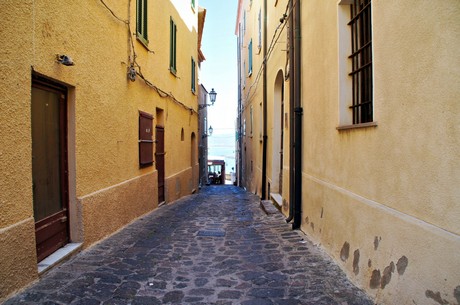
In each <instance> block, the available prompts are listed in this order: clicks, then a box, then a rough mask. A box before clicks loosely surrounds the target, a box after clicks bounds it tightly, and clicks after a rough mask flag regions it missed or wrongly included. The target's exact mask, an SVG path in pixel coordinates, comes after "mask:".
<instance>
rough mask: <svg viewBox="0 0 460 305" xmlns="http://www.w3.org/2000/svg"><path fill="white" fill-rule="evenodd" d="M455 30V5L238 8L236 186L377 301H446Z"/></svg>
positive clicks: (459, 91) (454, 167)
mask: <svg viewBox="0 0 460 305" xmlns="http://www.w3.org/2000/svg"><path fill="white" fill-rule="evenodd" d="M408 12H410V14H409V13H408ZM459 20H460V3H459V2H458V1H455V0H448V1H441V2H439V1H437V2H433V1H393V0H390V1H378V0H373V1H371V0H356V1H352V0H340V1H337V0H322V1H302V0H290V1H288V0H286V1H281V0H278V1H265V0H240V1H239V11H238V17H237V28H236V33H237V36H238V46H239V71H240V73H239V84H240V85H239V88H240V89H239V97H240V101H239V113H240V117H239V119H238V120H239V122H240V124H239V127H238V128H239V130H240V133H239V135H240V136H239V141H238V145H239V160H238V164H239V166H238V181H239V183H240V185H241V186H243V187H245V188H246V189H248V190H250V191H251V192H254V193H256V194H258V195H260V197H261V198H262V199H272V200H273V201H274V202H276V204H278V205H280V206H281V209H282V211H283V213H284V214H285V215H286V217H287V220H288V221H292V226H293V228H294V229H300V230H302V231H303V232H304V233H305V234H307V235H308V236H309V237H310V238H311V239H312V240H313V241H314V242H316V243H317V244H318V245H320V246H321V247H323V248H324V249H325V250H326V251H327V253H328V254H329V255H330V256H331V257H333V258H334V259H335V260H336V261H337V263H338V264H339V265H340V266H341V267H342V268H343V270H344V271H345V272H346V273H347V275H348V276H349V277H350V278H351V279H352V280H353V281H354V283H356V285H358V286H359V287H362V288H363V289H365V290H366V291H367V293H368V294H369V295H370V296H372V297H373V298H374V299H375V300H376V302H377V303H379V304H433V303H436V302H437V303H440V304H456V303H458V302H459V300H460V272H459V268H458V266H459V265H460V256H459V255H458V253H460V236H459V234H460V226H459V224H460V222H459V221H458V220H459V219H460V189H459V187H458V185H460V159H459V156H460V130H459V122H460V103H459V102H458V100H459V98H460V87H459V86H458V84H459V83H460V66H459V65H458V64H455V63H458V62H460V54H459V52H458V49H459V47H460V36H459V35H458V33H459V31H460V22H458V21H459ZM264 59H265V60H264Z"/></svg>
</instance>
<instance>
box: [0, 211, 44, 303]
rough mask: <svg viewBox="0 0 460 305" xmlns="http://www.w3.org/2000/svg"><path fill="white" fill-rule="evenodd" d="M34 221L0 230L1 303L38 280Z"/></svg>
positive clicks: (21, 222)
mask: <svg viewBox="0 0 460 305" xmlns="http://www.w3.org/2000/svg"><path fill="white" fill-rule="evenodd" d="M34 236H35V225H34V219H33V218H28V219H25V220H23V221H20V222H18V223H16V224H14V225H12V226H10V227H7V228H2V229H0V245H1V246H0V257H1V259H0V279H1V280H0V302H1V301H2V300H3V299H4V298H6V297H7V296H8V295H9V294H11V293H13V292H14V291H16V290H18V289H19V288H21V287H23V286H25V285H27V284H28V283H30V282H32V281H35V280H36V279H37V278H38V272H37V257H36V254H35V238H34Z"/></svg>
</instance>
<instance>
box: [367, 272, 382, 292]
mask: <svg viewBox="0 0 460 305" xmlns="http://www.w3.org/2000/svg"><path fill="white" fill-rule="evenodd" d="M380 279H381V276H380V270H374V271H372V276H371V281H370V282H369V287H370V288H371V289H377V288H379V287H380Z"/></svg>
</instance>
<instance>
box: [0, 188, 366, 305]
mask: <svg viewBox="0 0 460 305" xmlns="http://www.w3.org/2000/svg"><path fill="white" fill-rule="evenodd" d="M304 238H305V236H304V235H303V234H302V233H301V232H299V231H292V230H291V228H290V225H288V224H286V222H285V221H284V216H283V215H281V214H280V213H274V214H272V213H269V214H268V215H267V214H266V213H264V211H263V210H262V209H261V208H260V205H259V199H258V197H257V196H255V195H253V194H251V193H248V192H245V191H244V190H243V189H241V188H237V187H234V186H211V187H205V188H204V189H202V190H201V191H200V192H199V193H198V194H195V195H191V196H187V197H185V198H182V199H180V200H178V201H176V202H174V203H171V204H169V205H166V206H162V207H160V208H159V209H157V210H156V211H153V212H152V213H150V214H148V215H145V216H143V217H142V218H140V219H139V220H137V221H136V222H134V223H132V224H131V225H129V226H127V227H126V228H125V229H123V230H121V231H120V232H118V233H117V234H114V235H113V236H111V237H110V238H108V239H106V240H104V241H103V242H101V243H99V244H98V245H96V246H94V247H92V248H90V249H88V250H86V251H83V252H81V253H79V254H78V255H76V256H74V257H73V258H72V259H70V260H69V261H67V262H66V263H64V264H62V265H61V266H59V267H56V268H54V269H53V270H52V271H50V272H49V273H48V274H46V275H45V276H43V277H42V278H41V279H40V281H39V282H37V283H36V284H34V285H33V286H31V287H30V288H28V289H27V290H26V291H24V292H23V293H21V294H19V295H16V296H15V297H14V298H12V299H10V300H8V301H6V303H5V304H8V305H10V304H50V305H51V304H85V305H92V304H113V305H117V304H221V305H224V304H225V305H226V304H229V305H230V304H243V305H265V304H285V305H290V304H315V305H323V304H324V305H335V304H337V305H358V304H359V305H372V304H373V302H372V301H371V300H370V299H369V298H368V297H367V296H366V294H365V293H364V292H363V291H361V290H359V289H358V288H356V287H355V286H353V285H352V284H351V283H350V281H349V280H348V279H347V278H346V276H345V274H344V273H343V272H342V271H341V270H340V268H339V267H338V266H336V265H335V264H334V263H333V261H332V260H331V259H330V258H329V257H328V256H327V255H326V254H325V253H324V252H323V251H322V250H320V249H319V248H318V247H316V246H314V245H313V244H312V243H311V242H310V241H308V240H304Z"/></svg>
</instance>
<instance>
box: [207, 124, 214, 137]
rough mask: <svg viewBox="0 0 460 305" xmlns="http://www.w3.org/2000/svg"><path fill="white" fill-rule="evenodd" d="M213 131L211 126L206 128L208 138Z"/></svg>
mask: <svg viewBox="0 0 460 305" xmlns="http://www.w3.org/2000/svg"><path fill="white" fill-rule="evenodd" d="M213 131H214V129H213V128H212V126H211V125H209V128H208V135H209V136H212V132H213Z"/></svg>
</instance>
